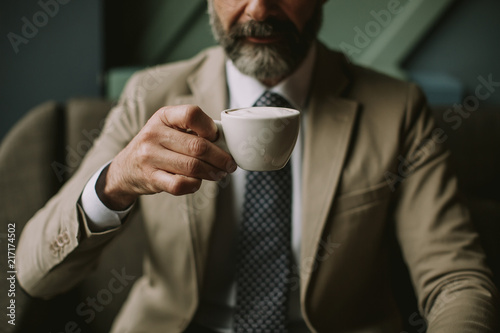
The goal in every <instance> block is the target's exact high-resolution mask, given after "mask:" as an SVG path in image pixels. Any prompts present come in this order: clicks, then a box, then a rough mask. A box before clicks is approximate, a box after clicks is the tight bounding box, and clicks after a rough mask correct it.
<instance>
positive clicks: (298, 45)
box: [208, 0, 322, 82]
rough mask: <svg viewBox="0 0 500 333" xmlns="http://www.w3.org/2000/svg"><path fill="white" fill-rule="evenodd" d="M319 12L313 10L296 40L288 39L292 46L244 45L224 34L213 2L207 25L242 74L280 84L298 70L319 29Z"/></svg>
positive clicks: (209, 2)
mask: <svg viewBox="0 0 500 333" xmlns="http://www.w3.org/2000/svg"><path fill="white" fill-rule="evenodd" d="M321 8H322V7H321V6H318V8H317V9H316V10H315V13H314V14H313V16H312V18H311V19H310V21H309V22H307V24H306V26H305V28H304V31H303V32H302V34H300V35H299V34H298V33H297V34H298V36H296V38H293V39H291V40H293V41H294V42H293V43H291V42H288V43H277V44H273V45H264V44H263V45H259V44H250V43H246V42H244V41H241V39H240V38H234V37H233V36H232V35H231V33H228V32H226V31H225V30H224V27H223V26H222V23H221V21H220V19H219V17H218V16H217V13H216V12H215V10H214V8H213V4H212V0H210V1H208V13H209V15H210V25H211V27H212V33H213V35H214V37H215V40H216V41H217V42H218V43H219V44H220V45H221V46H222V47H223V48H224V50H225V51H226V54H227V56H228V57H229V59H231V60H232V62H233V64H234V66H235V67H236V68H237V69H238V70H239V71H240V72H241V73H243V74H245V75H248V76H251V77H254V78H256V79H257V80H259V81H261V82H264V81H269V80H275V81H280V80H282V79H283V78H285V77H287V76H289V75H290V74H292V73H293V72H294V71H295V70H296V69H297V68H298V67H299V66H300V64H301V63H302V61H303V60H304V58H305V57H306V55H307V51H308V50H309V48H310V46H311V44H312V42H313V41H314V40H315V39H316V36H317V34H318V31H319V28H320V26H321V17H322V11H321Z"/></svg>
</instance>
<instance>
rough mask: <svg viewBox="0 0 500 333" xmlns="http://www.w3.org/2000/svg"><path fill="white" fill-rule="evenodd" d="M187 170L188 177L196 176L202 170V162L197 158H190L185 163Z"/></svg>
mask: <svg viewBox="0 0 500 333" xmlns="http://www.w3.org/2000/svg"><path fill="white" fill-rule="evenodd" d="M185 169H186V172H187V173H188V175H196V174H198V173H199V172H200V170H201V162H200V161H199V160H197V159H195V158H190V159H188V160H187V161H186V163H185Z"/></svg>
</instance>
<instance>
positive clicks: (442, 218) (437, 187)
mask: <svg viewBox="0 0 500 333" xmlns="http://www.w3.org/2000/svg"><path fill="white" fill-rule="evenodd" d="M408 95H409V99H408V104H407V110H406V119H405V124H404V130H403V132H404V133H405V135H404V136H402V138H403V139H402V140H403V141H402V145H403V147H405V148H404V149H403V151H404V155H403V156H402V157H403V158H400V165H399V168H398V169H399V174H398V175H397V183H398V184H397V186H396V187H395V189H396V191H397V196H396V197H397V198H398V202H397V205H396V211H395V226H396V235H397V237H398V241H399V243H400V246H401V248H402V252H403V257H404V259H405V261H406V263H407V265H408V268H409V271H410V275H411V278H412V281H413V285H414V288H415V291H416V293H417V297H418V301H419V308H420V312H421V313H422V315H423V316H424V317H425V318H426V320H427V322H428V332H429V333H431V332H439V333H446V332H450V333H451V332H453V333H457V332H496V329H498V327H497V325H498V322H497V321H498V317H499V316H498V309H497V289H496V287H495V285H494V284H493V282H492V280H491V274H492V273H491V271H490V270H489V269H488V268H487V265H486V262H485V255H484V253H483V251H482V249H481V246H480V243H479V237H478V234H477V233H476V231H475V230H474V227H473V225H472V222H471V220H470V216H469V213H468V211H467V209H466V208H465V206H464V204H463V202H462V201H461V198H460V196H459V194H458V190H457V181H456V178H455V176H454V173H453V171H452V170H451V168H450V163H449V151H448V150H447V149H446V147H445V146H446V140H447V139H448V138H447V136H446V135H445V133H444V131H443V130H442V129H440V128H438V127H436V124H435V121H434V119H433V117H432V115H431V113H430V112H429V110H428V108H427V106H426V103H425V99H424V97H423V95H422V94H421V92H420V91H419V89H418V88H416V87H415V86H414V85H411V86H410V91H409V94H408ZM403 319H404V318H403Z"/></svg>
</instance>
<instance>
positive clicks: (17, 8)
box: [0, 0, 500, 140]
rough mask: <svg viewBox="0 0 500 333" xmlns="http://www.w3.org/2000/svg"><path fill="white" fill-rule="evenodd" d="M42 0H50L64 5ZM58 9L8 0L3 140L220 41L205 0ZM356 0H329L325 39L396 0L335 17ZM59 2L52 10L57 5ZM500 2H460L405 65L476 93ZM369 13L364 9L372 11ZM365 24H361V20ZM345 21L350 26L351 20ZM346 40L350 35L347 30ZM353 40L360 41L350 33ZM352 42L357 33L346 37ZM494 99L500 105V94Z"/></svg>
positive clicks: (69, 1) (494, 42)
mask: <svg viewBox="0 0 500 333" xmlns="http://www.w3.org/2000/svg"><path fill="white" fill-rule="evenodd" d="M56 1H57V0H41V3H47V4H48V3H59V2H56ZM58 1H60V2H63V3H65V4H59V11H58V12H57V13H56V14H55V15H53V17H51V16H50V15H46V17H47V20H46V22H44V20H43V14H37V13H40V12H42V13H43V11H44V10H43V8H42V7H41V6H40V1H39V0H22V1H2V2H1V4H0V35H1V36H2V38H1V40H0V106H1V110H0V140H1V138H3V136H4V135H5V134H6V132H7V131H8V129H9V128H11V127H12V126H13V124H14V123H15V122H16V121H17V120H18V119H20V118H21V117H22V116H23V115H24V114H25V113H26V112H27V111H28V110H29V109H30V108H32V107H34V106H35V105H37V104H39V103H41V102H43V101H46V100H49V99H53V100H57V101H60V102H64V101H65V100H67V99H68V98H70V97H73V96H104V93H105V87H106V81H105V78H106V75H105V74H106V73H107V71H108V69H110V68H116V67H121V66H139V67H142V66H147V65H154V64H157V63H159V62H163V61H171V60H177V59H181V58H184V57H188V56H191V55H193V54H195V53H196V52H197V51H198V50H200V49H201V48H204V47H206V46H208V45H212V44H213V43H214V42H213V39H212V38H211V35H210V31H209V29H208V19H207V16H206V14H205V6H206V3H205V0H190V1H174V0H170V1H167V0H144V1H141V2H139V1H131V0H126V1H125V0H123V1H118V0H102V1H99V0H58ZM344 2H346V3H347V2H348V1H347V0H330V1H329V2H327V5H326V6H327V7H326V10H325V16H326V17H325V21H327V22H328V24H325V26H326V28H325V29H324V30H323V31H322V32H321V38H322V39H323V40H324V41H325V42H326V43H327V44H328V45H330V46H331V47H336V46H337V45H336V42H335V41H338V40H342V38H338V37H337V38H331V37H332V36H338V35H339V34H343V33H345V32H344V31H351V30H352V27H353V25H354V23H353V22H357V21H360V22H365V21H366V19H367V17H369V13H370V10H371V9H377V10H378V9H379V8H383V7H384V6H386V5H387V3H388V0H371V1H365V0H363V1H361V0H360V1H359V2H358V1H357V2H356V6H355V7H354V6H352V10H351V9H349V10H350V11H349V12H348V13H347V15H348V17H349V18H351V19H349V20H347V19H345V17H346V16H345V15H346V14H345V13H344V12H342V13H341V14H342V19H336V17H335V15H336V14H337V17H338V15H339V13H338V10H340V9H341V8H342V9H343V8H350V7H348V6H347V5H346V4H344ZM52 9H53V8H52ZM497 13H500V1H498V0H475V1H470V0H457V1H455V3H454V4H453V5H452V6H451V7H450V9H449V10H448V11H447V12H446V13H445V14H444V15H443V16H442V17H441V18H440V20H439V21H438V22H437V23H436V24H435V26H434V28H433V29H432V30H431V31H430V33H429V34H428V35H427V36H426V37H425V38H424V39H423V40H422V41H421V42H420V43H419V44H418V45H416V46H415V48H414V52H413V53H412V54H411V55H410V57H409V58H408V59H407V60H406V61H405V62H404V64H403V68H404V69H406V70H407V71H408V72H431V73H436V72H439V73H445V74H447V75H451V76H453V77H454V78H456V79H457V80H458V81H460V82H461V83H462V84H463V85H464V87H465V89H466V92H470V91H473V89H474V87H475V86H476V85H477V83H476V82H477V77H478V76H479V75H483V76H487V75H488V74H491V75H492V76H493V78H494V79H495V80H496V81H500V62H499V59H500V43H499V42H498V35H499V33H500V20H498V18H497V17H496V16H497ZM33 15H35V16H37V15H38V16H37V18H38V19H39V20H40V19H41V21H38V23H39V25H40V27H39V28H38V32H37V33H36V34H33V36H32V37H30V38H27V44H20V45H19V50H18V52H17V53H16V52H15V51H14V49H13V47H12V45H11V42H10V41H9V39H8V34H9V33H10V32H12V33H15V34H17V35H19V36H21V37H22V36H23V34H22V27H23V25H25V23H24V22H23V21H22V19H23V18H24V17H25V18H26V19H27V20H28V21H29V22H31V23H33ZM363 15H364V16H363ZM356 24H357V23H356ZM343 25H345V26H346V27H345V29H342V26H343ZM346 38H347V37H346ZM351 39H352V38H351ZM346 40H349V38H347V39H346ZM485 103H487V104H490V105H500V93H496V94H493V95H492V96H491V98H489V99H488V100H487V101H485Z"/></svg>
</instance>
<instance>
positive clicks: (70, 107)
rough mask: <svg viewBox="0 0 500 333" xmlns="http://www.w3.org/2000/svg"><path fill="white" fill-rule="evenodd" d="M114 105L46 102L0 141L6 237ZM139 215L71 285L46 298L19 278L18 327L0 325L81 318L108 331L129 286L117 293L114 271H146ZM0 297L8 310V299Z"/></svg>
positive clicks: (56, 324) (58, 179)
mask: <svg viewBox="0 0 500 333" xmlns="http://www.w3.org/2000/svg"><path fill="white" fill-rule="evenodd" d="M111 107H112V103H111V102H108V101H104V100H100V99H73V100H70V101H68V103H66V104H65V105H60V104H57V103H55V102H47V103H44V104H42V105H40V106H38V107H36V108H35V109H33V110H31V111H30V112H29V113H28V114H27V115H26V116H25V117H24V118H23V119H21V121H20V122H19V123H18V124H16V126H15V127H14V128H13V129H12V130H11V131H10V132H9V133H8V135H7V136H6V137H5V138H4V140H3V141H2V144H1V146H0V225H1V226H2V230H1V231H0V237H2V236H3V237H2V238H0V241H1V243H2V244H4V243H6V238H5V236H6V233H7V228H8V226H9V225H11V226H12V225H14V226H15V230H16V232H15V234H16V239H18V238H19V235H20V234H21V231H22V229H23V227H24V225H25V224H26V222H27V221H28V220H29V219H30V218H31V216H33V215H34V214H35V212H36V211H37V210H38V209H40V208H41V207H43V205H44V204H45V203H46V202H47V201H48V200H49V199H50V198H51V197H52V196H53V195H54V194H55V193H56V192H57V191H58V190H59V188H60V187H61V186H62V185H63V183H64V182H65V181H66V180H67V179H68V178H69V177H70V176H71V175H72V174H73V173H74V172H75V171H76V169H77V168H78V166H79V164H80V162H81V160H82V159H83V157H84V155H85V153H86V152H87V151H88V150H89V149H90V147H91V145H92V142H93V140H94V139H95V138H96V137H97V136H98V135H99V133H100V131H101V129H102V126H103V119H104V118H105V116H106V115H107V113H108V111H109V110H110V109H111ZM137 215H138V214H136V216H134V218H133V219H134V221H131V222H132V223H130V226H129V227H128V228H126V229H125V230H124V232H123V233H120V234H119V235H118V236H117V237H116V238H115V239H114V240H113V242H111V243H110V244H109V246H108V247H107V248H106V249H105V250H104V252H103V253H102V255H101V258H100V263H99V265H98V267H97V268H96V270H95V272H94V273H93V274H91V276H89V277H88V278H86V279H85V280H84V281H83V282H82V283H81V284H80V285H79V286H78V287H77V288H75V289H74V290H72V291H71V292H69V293H67V294H65V295H61V296H58V297H56V298H54V299H52V300H49V301H43V300H38V299H33V298H31V297H30V296H29V295H27V294H26V293H24V292H23V291H22V290H21V289H20V287H19V285H17V286H16V297H15V300H16V326H12V325H9V324H8V323H7V321H5V320H3V321H2V322H1V323H0V328H1V329H0V330H1V331H5V332H50V331H52V332H61V331H65V330H66V327H67V326H68V325H69V326H70V327H71V326H72V325H76V327H79V328H81V329H82V331H83V332H108V331H109V328H110V326H111V323H112V321H113V318H114V317H115V316H116V314H117V312H118V311H119V309H120V308H121V305H122V303H123V301H124V300H125V298H126V296H127V294H128V291H129V290H130V287H131V285H132V283H130V284H129V285H127V286H125V287H124V288H123V289H121V291H120V292H119V293H112V292H111V291H110V290H109V287H108V285H109V282H110V280H111V279H112V278H113V277H114V275H113V274H119V273H121V272H122V271H123V270H125V272H126V273H127V275H129V276H135V277H138V276H140V275H141V274H142V256H143V251H144V237H145V236H144V230H143V227H142V223H140V221H138V220H140V218H139V217H138V216H137ZM15 244H17V242H15ZM0 252H1V254H0V256H1V258H2V262H7V252H6V251H0ZM7 282H8V281H6V280H5V279H2V280H1V282H0V289H2V290H8V288H6V287H7ZM114 290H115V289H114ZM88 298H90V299H92V298H94V299H97V302H98V305H99V304H102V306H100V305H99V306H98V307H97V309H94V308H93V307H92V306H90V305H89V304H87V302H88ZM0 299H1V300H0V306H1V307H3V308H4V309H5V308H6V307H7V306H8V304H7V302H9V299H7V298H6V297H2V298H0ZM99 301H100V303H99ZM82 304H83V305H82ZM4 306H5V307H4ZM72 322H73V323H74V324H73V323H72Z"/></svg>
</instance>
